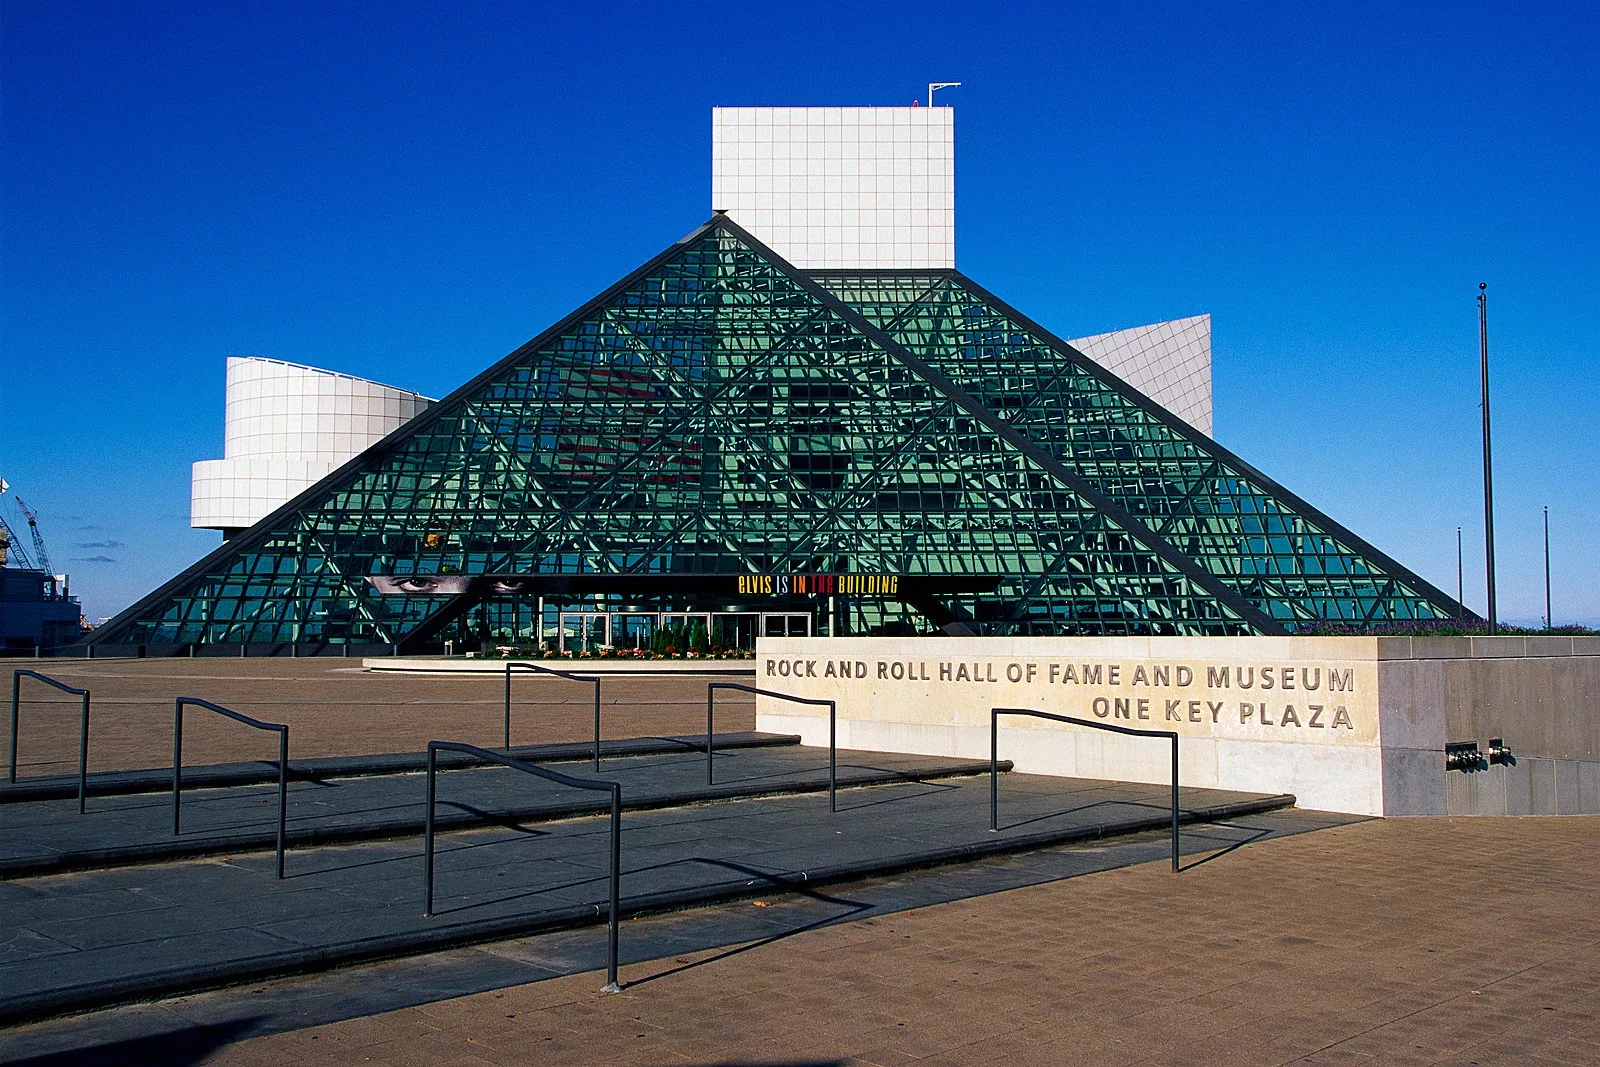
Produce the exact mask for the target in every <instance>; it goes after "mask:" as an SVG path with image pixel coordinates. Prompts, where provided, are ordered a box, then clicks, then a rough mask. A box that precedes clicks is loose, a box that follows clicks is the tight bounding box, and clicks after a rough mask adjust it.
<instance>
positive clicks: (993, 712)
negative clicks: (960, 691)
mask: <svg viewBox="0 0 1600 1067" xmlns="http://www.w3.org/2000/svg"><path fill="white" fill-rule="evenodd" d="M1002 715H1027V716H1031V717H1033V718H1035V719H1050V720H1051V721H1053V722H1067V723H1071V724H1072V725H1074V726H1087V727H1089V728H1090V729H1091V730H1106V731H1108V732H1110V733H1114V734H1127V735H1129V736H1131V737H1165V738H1167V739H1168V740H1170V741H1171V742H1172V869H1173V870H1177V869H1178V735H1177V734H1176V733H1174V732H1173V731H1171V730H1139V729H1136V728H1134V727H1132V726H1113V725H1112V724H1111V723H1108V722H1095V721H1094V720H1092V719H1077V718H1073V717H1072V716H1071V715H1053V714H1051V713H1050V712H1048V711H1034V710H1033V709H1032V708H990V709H989V829H990V830H999V829H1000V817H999V807H1000V716H1002Z"/></svg>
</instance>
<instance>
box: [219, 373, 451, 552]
mask: <svg viewBox="0 0 1600 1067" xmlns="http://www.w3.org/2000/svg"><path fill="white" fill-rule="evenodd" d="M431 403H433V401H432V400H430V399H429V398H428V397H425V396H422V395H421V394H419V393H413V392H410V391H408V390H405V389H396V388H394V387H393V386H389V385H383V384H380V383H378V382H373V381H368V380H367V379H365V378H356V377H353V376H351V375H348V374H338V373H335V372H333V371H326V370H318V369H317V368H315V367H306V366H302V365H300V364H297V363H286V362H284V361H282V360H277V359H265V358H263V357H261V356H229V357H228V389H227V414H226V419H225V430H224V438H223V458H222V459H206V460H201V461H199V462H198V463H196V464H195V465H194V477H193V481H192V483H191V496H190V508H189V525H190V526H194V527H199V528H205V529H213V530H224V531H231V530H240V529H243V528H245V527H247V526H252V525H254V524H255V523H256V522H258V521H259V520H260V519H262V518H263V517H265V516H266V515H268V514H270V513H271V512H272V511H273V510H275V509H276V508H278V507H279V506H280V505H282V504H284V503H285V502H286V501H288V500H289V499H291V498H292V497H294V496H295V495H296V494H298V493H299V492H301V491H302V490H304V489H306V488H307V487H309V486H311V485H312V484H314V483H315V482H316V481H318V480H319V479H320V478H322V477H324V476H325V475H327V474H328V473H329V472H331V471H332V470H333V469H334V468H336V467H338V466H340V465H341V464H343V463H345V462H346V461H348V460H350V459H351V458H353V457H354V456H356V455H358V454H360V453H361V452H362V451H364V450H365V449H366V448H368V447H369V446H370V445H372V444H374V443H376V442H377V441H379V440H381V439H383V438H384V437H386V436H388V435H389V434H390V433H392V432H393V431H394V430H396V429H398V428H399V427H400V426H402V425H404V424H405V423H406V422H408V421H410V420H411V419H412V418H414V417H415V416H416V415H417V414H419V413H420V412H421V411H422V410H423V409H425V408H426V407H427V406H428V405H429V404H431Z"/></svg>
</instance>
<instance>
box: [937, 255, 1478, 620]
mask: <svg viewBox="0 0 1600 1067" xmlns="http://www.w3.org/2000/svg"><path fill="white" fill-rule="evenodd" d="M952 277H953V278H954V279H955V280H956V281H957V282H959V283H960V284H961V285H963V286H966V287H967V288H969V289H971V290H972V292H973V294H974V295H975V296H977V297H978V298H979V299H981V300H983V301H984V302H985V303H987V304H989V305H990V306H991V307H993V308H994V309H995V310H997V311H999V312H1000V313H1001V314H1003V315H1005V316H1007V317H1008V318H1010V319H1011V320H1012V321H1013V322H1016V323H1017V324H1018V325H1020V326H1021V327H1022V328H1023V329H1025V330H1027V331H1028V332H1029V333H1031V334H1033V335H1034V336H1035V337H1036V338H1038V339H1039V340H1040V341H1043V342H1044V343H1045V344H1046V345H1048V346H1049V347H1050V348H1051V349H1053V350H1054V351H1055V352H1056V354H1057V355H1060V356H1062V357H1064V358H1066V359H1070V360H1072V361H1073V362H1075V363H1078V364H1079V365H1080V366H1082V367H1083V368H1084V369H1085V370H1086V371H1087V372H1088V373H1090V374H1092V375H1094V376H1095V377H1097V378H1099V379H1100V380H1101V381H1103V382H1105V383H1106V384H1107V385H1109V386H1111V387H1112V388H1113V389H1115V390H1117V391H1118V392H1120V393H1122V394H1123V395H1124V396H1125V397H1126V398H1127V399H1129V400H1132V401H1133V402H1134V403H1136V404H1138V405H1139V406H1140V407H1141V408H1143V409H1144V410H1145V411H1146V412H1148V413H1149V414H1150V415H1151V416H1153V417H1154V418H1155V419H1157V420H1158V421H1160V422H1162V423H1164V424H1165V425H1167V426H1168V427H1169V428H1171V429H1173V430H1175V431H1177V432H1178V433H1180V434H1182V435H1183V436H1184V437H1186V438H1188V439H1189V440H1190V441H1191V442H1193V443H1194V444H1195V445H1196V446H1197V447H1199V449H1200V450H1201V451H1202V452H1205V453H1207V454H1208V455H1210V456H1211V457H1212V458H1213V459H1221V460H1222V461H1223V462H1225V463H1228V464H1230V465H1232V466H1234V467H1236V468H1237V469H1238V470H1239V471H1240V472H1241V473H1243V474H1244V475H1245V476H1246V477H1248V478H1251V479H1253V480H1254V481H1256V482H1259V483H1260V484H1261V485H1262V486H1263V487H1265V488H1266V489H1267V490H1268V491H1270V492H1271V493H1272V495H1273V496H1277V497H1281V498H1282V499H1283V500H1284V501H1286V502H1287V503H1289V504H1290V505H1291V506H1293V507H1294V508H1295V509H1296V510H1297V511H1299V512H1300V513H1301V514H1302V515H1304V516H1306V517H1307V518H1309V519H1310V520H1312V521H1313V522H1315V523H1317V524H1318V525H1320V526H1322V527H1323V528H1324V530H1325V531H1326V532H1327V533H1328V534H1329V535H1330V536H1333V537H1334V538H1336V539H1338V540H1341V541H1344V542H1345V543H1346V544H1348V545H1349V546H1350V547H1351V548H1353V549H1355V550H1356V551H1358V552H1360V553H1361V554H1362V555H1364V556H1367V557H1369V558H1370V559H1372V560H1373V562H1375V563H1377V564H1379V565H1380V566H1382V567H1383V568H1384V569H1385V570H1386V571H1387V572H1388V574H1389V577H1391V578H1399V579H1400V580H1401V581H1404V582H1406V583H1407V584H1409V585H1412V586H1413V587H1414V588H1415V589H1416V590H1417V591H1418V592H1419V593H1421V594H1422V595H1423V596H1425V597H1426V598H1427V599H1428V600H1430V601H1432V602H1433V605H1434V606H1435V607H1437V608H1441V609H1444V610H1446V611H1447V612H1448V613H1449V614H1450V615H1452V616H1454V615H1456V614H1457V613H1458V612H1459V613H1461V614H1463V615H1464V616H1465V617H1466V618H1467V619H1468V620H1469V621H1472V622H1482V621H1483V620H1482V618H1480V617H1479V616H1478V614H1477V613H1476V612H1474V611H1471V610H1470V609H1468V608H1467V607H1466V606H1465V605H1464V604H1461V603H1458V602H1457V601H1456V600H1455V598H1454V597H1452V596H1450V595H1449V594H1448V593H1446V592H1445V591H1444V590H1442V589H1440V588H1438V587H1437V586H1435V585H1434V584H1433V583H1432V582H1430V581H1428V580H1427V579H1426V578H1423V577H1422V576H1421V575H1419V574H1417V573H1416V572H1415V571H1413V570H1411V569H1410V568H1409V567H1406V566H1405V565H1403V564H1401V563H1400V562H1399V561H1397V560H1395V559H1394V558H1393V557H1391V556H1390V555H1388V553H1386V552H1383V551H1382V550H1380V549H1379V548H1377V547H1376V546H1374V545H1372V544H1370V543H1368V542H1367V541H1366V540H1365V539H1364V538H1362V537H1360V536H1358V535H1357V534H1355V533H1354V532H1352V531H1351V530H1350V529H1349V528H1347V527H1346V526H1344V525H1343V524H1342V523H1339V522H1336V521H1334V519H1332V518H1331V517H1330V516H1328V514H1327V513H1325V512H1324V511H1322V510H1321V509H1320V508H1317V507H1314V506H1312V505H1311V504H1309V503H1307V502H1306V501H1305V500H1303V499H1302V498H1301V497H1299V496H1298V495H1296V494H1295V493H1294V492H1292V491H1290V490H1289V489H1286V488H1284V487H1283V486H1282V485H1280V484H1279V483H1278V482H1276V481H1274V480H1273V479H1271V478H1269V477H1267V476H1266V475H1265V474H1262V473H1261V471H1259V470H1257V469H1256V468H1255V467H1254V466H1252V465H1251V464H1249V463H1247V462H1246V461H1245V460H1243V459H1241V458H1240V457H1239V456H1237V455H1235V454H1234V453H1233V452H1231V451H1229V450H1228V449H1227V448H1224V447H1223V446H1222V445H1221V444H1220V443H1219V442H1218V441H1217V440H1216V439H1215V438H1212V437H1208V436H1206V435H1205V434H1204V433H1202V432H1201V431H1199V430H1197V429H1195V428H1194V427H1193V426H1190V425H1189V424H1188V423H1186V422H1184V421H1183V420H1182V419H1181V418H1179V417H1178V416H1176V415H1174V414H1172V412H1170V411H1168V410H1167V409H1166V408H1163V407H1162V406H1161V405H1160V404H1158V403H1156V402H1155V401H1154V400H1151V399H1150V398H1149V397H1147V396H1145V395H1144V394H1143V393H1141V392H1140V391H1139V390H1137V389H1135V388H1134V387H1133V386H1131V385H1128V384H1127V383H1126V382H1124V381H1123V380H1122V379H1121V378H1119V377H1117V376H1116V375H1115V374H1113V373H1112V372H1111V371H1109V370H1107V369H1106V368H1105V367H1102V366H1100V364H1098V363H1096V362H1095V361H1094V360H1092V359H1090V358H1089V357H1088V356H1086V355H1084V354H1083V353H1082V352H1079V351H1078V350H1077V349H1076V348H1073V347H1072V345H1070V344H1068V343H1067V342H1066V341H1063V340H1062V339H1061V338H1059V337H1057V336H1056V335H1055V334H1053V333H1051V332H1050V331H1049V330H1047V329H1045V328H1044V327H1043V326H1040V325H1039V324H1038V323H1037V322H1035V321H1034V320H1033V319H1030V318H1029V317H1028V316H1026V315H1024V314H1023V313H1022V312H1020V311H1018V310H1017V309H1016V308H1014V307H1012V306H1011V305H1010V304H1008V303H1006V302H1005V301H1004V300H1002V299H1000V298H999V297H997V296H995V295H994V294H993V293H991V292H990V291H989V290H987V289H985V288H984V287H983V286H981V285H979V284H978V283H977V282H975V281H973V280H972V279H971V278H969V277H967V276H966V275H965V274H962V273H961V272H960V271H952Z"/></svg>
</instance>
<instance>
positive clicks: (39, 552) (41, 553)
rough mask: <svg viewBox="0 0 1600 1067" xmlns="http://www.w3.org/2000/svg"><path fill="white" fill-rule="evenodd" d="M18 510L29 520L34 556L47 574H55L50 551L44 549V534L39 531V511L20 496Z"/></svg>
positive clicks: (40, 567)
mask: <svg viewBox="0 0 1600 1067" xmlns="http://www.w3.org/2000/svg"><path fill="white" fill-rule="evenodd" d="M17 510H19V511H21V512H22V517H23V518H25V519H27V520H28V533H29V535H31V536H32V537H33V558H34V560H35V562H37V563H38V564H39V569H40V570H42V571H44V572H45V573H46V574H54V573H55V572H56V569H55V567H53V566H51V565H50V553H48V552H46V551H45V550H44V535H43V534H41V533H40V532H39V513H38V512H37V511H34V510H33V509H32V508H30V507H29V506H28V505H26V504H24V503H23V502H22V498H21V497H20V496H19V497H17Z"/></svg>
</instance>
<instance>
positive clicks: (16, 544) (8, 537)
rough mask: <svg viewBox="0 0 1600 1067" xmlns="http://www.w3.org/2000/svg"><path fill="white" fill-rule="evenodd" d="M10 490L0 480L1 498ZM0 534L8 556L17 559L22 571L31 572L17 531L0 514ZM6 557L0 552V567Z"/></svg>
mask: <svg viewBox="0 0 1600 1067" xmlns="http://www.w3.org/2000/svg"><path fill="white" fill-rule="evenodd" d="M10 488H11V486H9V485H7V484H6V480H5V479H4V478H0V496H3V495H4V494H5V491H6V490H7V489H10ZM0 532H4V534H5V536H4V537H0V542H5V545H4V547H5V548H6V549H7V550H8V552H9V554H10V555H12V556H15V557H16V558H17V560H18V561H19V563H20V565H21V567H22V568H23V569H24V570H33V569H34V568H33V561H32V560H30V559H29V558H28V554H27V553H26V552H24V551H22V538H20V537H18V536H17V531H15V530H13V529H12V528H11V524H10V523H9V522H7V521H6V517H5V515H4V514H0ZM6 556H7V552H0V567H3V566H5V565H6V563H7V560H6Z"/></svg>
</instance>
